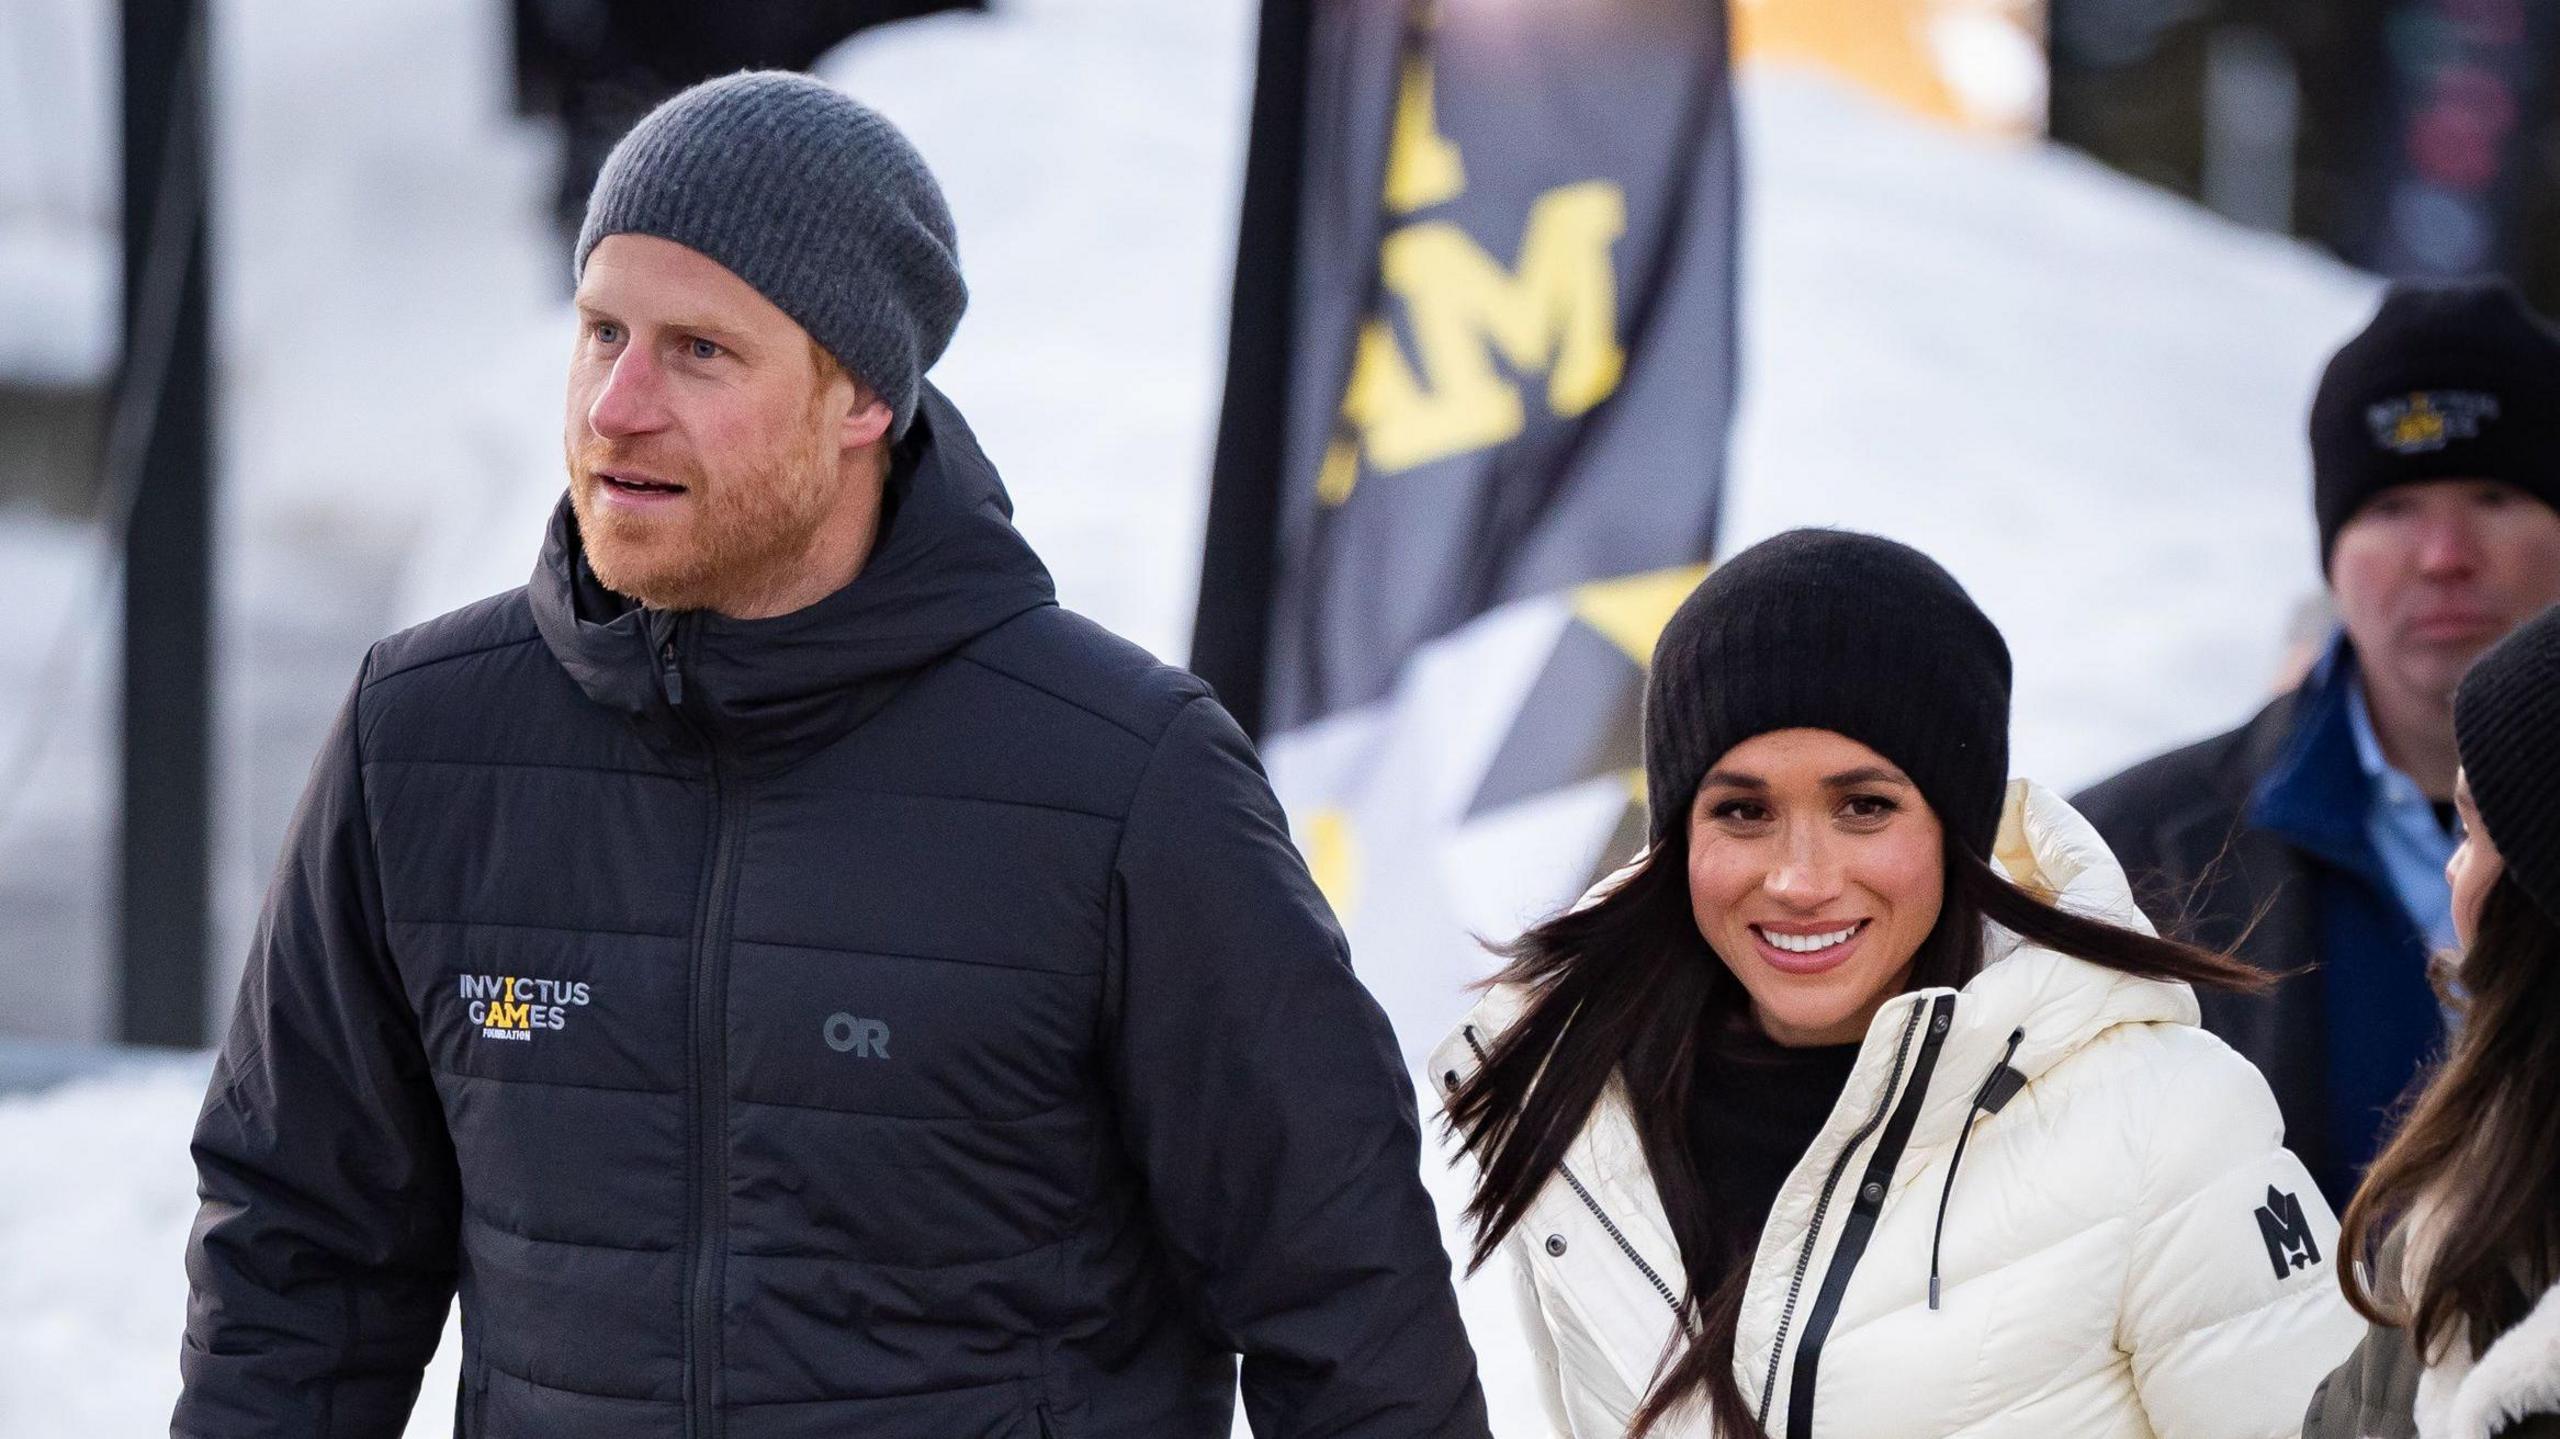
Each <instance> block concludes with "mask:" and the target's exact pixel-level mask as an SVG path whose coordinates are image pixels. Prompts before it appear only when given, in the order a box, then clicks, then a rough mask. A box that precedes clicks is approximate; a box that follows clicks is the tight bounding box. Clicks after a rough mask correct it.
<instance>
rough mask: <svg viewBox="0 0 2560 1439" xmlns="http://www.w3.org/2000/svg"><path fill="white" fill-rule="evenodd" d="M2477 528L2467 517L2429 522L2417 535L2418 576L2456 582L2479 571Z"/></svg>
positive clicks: (2440, 517) (2434, 519) (2456, 516)
mask: <svg viewBox="0 0 2560 1439" xmlns="http://www.w3.org/2000/svg"><path fill="white" fill-rule="evenodd" d="M2480 553H2481V545H2480V525H2479V522H2478V521H2477V520H2476V519H2474V518H2473V517H2472V516H2470V515H2468V514H2456V515H2440V516H2435V517H2432V518H2430V519H2428V520H2427V521H2426V522H2425V524H2424V525H2423V526H2422V527H2421V528H2420V529H2419V531H2418V572H2419V573H2420V574H2423V575H2427V576H2429V577H2430V578H2458V577H2460V576H2464V575H2468V574H2470V573H2471V572H2473V571H2475V570H2477V569H2479V568H2480Z"/></svg>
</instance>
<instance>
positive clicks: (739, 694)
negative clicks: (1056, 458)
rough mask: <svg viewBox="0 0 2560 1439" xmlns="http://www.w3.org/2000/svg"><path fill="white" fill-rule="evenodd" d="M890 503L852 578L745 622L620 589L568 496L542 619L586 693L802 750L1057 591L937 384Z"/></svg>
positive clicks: (772, 754) (666, 726)
mask: <svg viewBox="0 0 2560 1439" xmlns="http://www.w3.org/2000/svg"><path fill="white" fill-rule="evenodd" d="M885 509H886V513H885V518H884V528H883V530H882V533H881V536H880V540H879V543H878V545H877V546H876V547H875V548H874V549H873V551H872V553H871V556H870V558H869V559H868V560H867V561H866V562H865V563H864V565H863V567H862V571H861V573H860V574H858V575H856V576H855V577H854V579H853V581H852V583H850V584H848V585H846V586H845V587H844V588H842V589H840V590H837V591H836V592H835V593H833V594H831V595H829V596H827V597H826V598H825V599H822V600H820V601H818V602H817V603H816V604H813V605H810V606H808V607H807V608H805V609H801V610H796V611H794V612H792V613H790V614H787V615H778V616H775V617H773V618H770V619H759V620H739V619H730V618H728V617H726V616H723V615H719V614H715V613H712V612H710V611H707V610H688V611H683V612H680V613H670V612H668V611H663V610H653V609H650V608H648V607H646V606H644V605H641V604H639V603H638V602H636V601H633V600H631V599H628V598H626V597H624V596H622V595H618V594H615V593H613V592H612V591H610V590H607V589H606V588H605V587H604V585H603V584H602V583H601V582H599V581H598V580H597V579H596V577H595V572H594V571H593V570H592V569H591V568H589V567H588V565H587V560H586V552H585V547H584V544H583V542H582V541H581V539H580V537H579V534H578V521H577V515H576V512H575V511H574V510H573V509H572V508H571V507H570V504H569V499H568V496H567V495H565V494H564V495H562V496H561V499H560V503H559V504H558V506H557V507H555V508H554V509H553V511H552V516H551V526H550V530H549V533H548V535H547V536H546V538H545V540H544V543H543V547H542V557H541V559H540V560H539V561H538V562H537V563H536V565H535V567H534V573H533V580H532V583H531V584H530V586H529V587H528V589H527V595H528V597H529V599H530V602H531V605H532V609H533V618H534V624H535V626H536V628H537V629H539V630H540V631H541V634H542V638H543V641H544V643H546V644H547V645H549V647H550V649H551V653H552V655H553V656H554V657H555V658H556V659H557V660H558V661H559V663H560V667H561V668H562V669H564V670H566V671H567V672H568V674H569V677H570V678H571V679H573V680H575V681H576V682H577V685H578V687H579V688H580V689H581V690H583V691H584V692H585V693H586V695H587V697H588V698H590V699H592V700H594V701H595V702H596V703H598V704H601V705H604V706H606V707H607V708H609V709H613V710H616V711H619V712H622V713H625V714H628V715H630V716H632V717H633V718H634V719H635V720H636V721H638V722H639V723H640V724H641V725H642V727H643V729H644V730H646V731H650V732H652V733H653V734H661V735H662V734H663V733H665V732H667V731H670V730H671V729H673V728H674V727H675V726H676V724H677V722H678V718H679V716H681V718H682V719H683V720H684V721H687V722H690V723H691V724H692V725H694V726H696V727H698V728H699V729H701V730H702V731H704V732H705V733H707V734H709V735H711V736H713V737H714V738H716V739H719V740H721V741H723V742H724V743H728V744H732V745H735V746H737V747H739V748H741V749H743V750H747V751H751V752H753V753H755V754H757V755H759V756H761V757H766V758H777V757H778V758H782V759H786V760H787V759H789V758H796V757H798V756H800V755H802V754H805V753H807V752H808V751H810V750H812V749H815V748H817V747H819V746H822V745H824V744H825V743H827V742H828V741H830V740H833V739H835V738H836V737H838V736H840V735H841V734H843V733H844V732H845V731H847V730H849V729H851V728H852V727H853V726H855V725H856V724H859V723H860V722H861V721H862V720H863V719H865V718H867V717H868V716H869V715H870V714H871V713H873V712H874V711H876V710H877V709H878V707H879V706H880V705H881V704H883V703H885V702H886V701H887V699H888V697H889V695H890V694H892V693H894V692H895V690H896V688H897V686H898V684H899V683H901V682H902V681H903V680H904V679H905V678H906V677H907V676H909V675H912V674H914V673H915V672H916V671H918V670H920V669H922V668H924V667H925V666H926V665H928V664H931V663H932V662H934V661H935V660H938V659H941V658H943V657H944V656H946V655H949V654H951V653H952V652H953V651H955V650H958V649H959V648H961V647H962V646H963V645H966V644H968V643H969V642H970V641H971V640H973V639H976V638H977V637H978V636H979V635H982V634H984V633H986V632H987V631H988V630H991V629H994V628H995V627H996V626H998V625H1001V624H1003V623H1004V622H1005V621H1007V620H1009V619H1012V618H1013V617H1014V616H1016V615H1019V614H1021V613H1023V612H1024V611H1026V610H1031V609H1036V608H1038V607H1040V606H1042V605H1048V604H1054V603H1056V598H1057V596H1056V590H1055V588H1054V587H1053V586H1052V585H1051V583H1050V580H1049V572H1048V570H1047V569H1046V567H1044V566H1043V565H1042V564H1041V563H1040V559H1039V556H1037V555H1036V554H1034V553H1032V550H1031V547H1030V545H1029V544H1027V543H1026V542H1025V541H1024V540H1023V538H1022V536H1021V534H1020V533H1019V532H1018V531H1016V530H1015V529H1014V527H1013V502H1012V500H1011V498H1010V497H1009V496H1008V495H1007V494H1006V493H1005V489H1004V484H1003V481H1002V480H1000V479H999V478H998V477H997V475H996V471H995V466H994V465H993V464H992V463H990V462H989V461H988V459H987V457H986V454H985V452H984V451H983V450H981V449H980V448H979V446H978V441H977V437H976V436H975V435H973V434H971V433H970V431H969V427H968V424H967V423H966V422H965V421H964V420H962V419H961V417H960V412H959V411H958V409H956V408H955V407H954V406H953V405H952V404H951V402H950V400H949V399H948V398H946V397H945V396H944V395H943V394H942V393H941V392H940V391H939V390H936V389H935V388H933V387H932V386H931V385H927V386H926V387H925V389H924V397H923V403H922V405H921V407H920V409H919V411H918V414H917V419H916V423H915V425H914V427H913V428H912V429H910V430H909V432H908V434H907V436H906V438H905V439H904V440H903V441H901V442H900V444H899V445H898V448H897V451H896V455H895V458H894V459H893V461H892V464H891V470H890V476H889V494H888V497H887V501H886V506H885ZM671 666H672V668H673V669H674V670H675V671H676V674H675V675H674V677H673V678H672V679H671V677H670V675H669V670H670V668H671Z"/></svg>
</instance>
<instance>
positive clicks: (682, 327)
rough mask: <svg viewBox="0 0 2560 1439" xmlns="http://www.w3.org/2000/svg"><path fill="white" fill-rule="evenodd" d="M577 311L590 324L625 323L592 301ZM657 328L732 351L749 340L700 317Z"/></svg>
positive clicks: (663, 322)
mask: <svg viewBox="0 0 2560 1439" xmlns="http://www.w3.org/2000/svg"><path fill="white" fill-rule="evenodd" d="M577 310H578V318H579V319H581V320H585V321H589V322H593V321H596V320H611V321H613V322H614V323H616V324H621V323H624V322H623V320H622V318H621V317H620V316H618V315H616V314H615V313H614V312H613V311H612V310H610V309H607V308H606V307H605V306H603V305H599V304H596V303H594V302H592V301H588V300H580V301H578V302H577ZM657 328H658V329H661V330H674V331H677V332H678V333H680V334H687V335H700V336H701V337H703V338H704V339H706V340H718V341H719V342H720V343H722V344H724V345H728V346H730V347H731V348H732V349H736V348H740V347H741V342H743V341H744V340H746V338H747V332H746V331H744V330H741V329H738V328H736V327H735V326H733V325H729V324H727V323H725V322H723V321H719V320H712V319H705V318H699V317H693V318H687V317H678V318H676V319H671V320H661V321H659V322H658V323H657Z"/></svg>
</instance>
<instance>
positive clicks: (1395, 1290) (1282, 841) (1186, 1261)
mask: <svg viewBox="0 0 2560 1439" xmlns="http://www.w3.org/2000/svg"><path fill="white" fill-rule="evenodd" d="M1113 884H1114V899H1115V902H1116V906H1117V910H1118V913H1117V916H1116V935H1117V939H1118V945H1119V954H1118V956H1117V963H1116V965H1115V969H1116V972H1117V974H1118V976H1119V977H1118V984H1119V986H1120V994H1119V999H1118V1004H1117V1006H1116V1009H1115V1013H1116V1015H1117V1020H1116V1024H1115V1027H1114V1033H1113V1035H1112V1037H1111V1040H1110V1045H1111V1061H1112V1064H1113V1068H1114V1075H1113V1083H1114V1085H1115V1087H1116V1091H1117V1092H1116V1099H1117V1102H1118V1105H1119V1109H1120V1121H1121V1131H1122V1134H1123V1137H1124V1140H1125V1142H1126V1144H1127V1145H1128V1146H1129V1149H1130V1151H1131V1155H1132V1158H1133V1160H1134V1162H1135V1163H1136V1165H1137V1167H1138V1168H1139V1169H1140V1170H1141V1171H1142V1173H1143V1175H1144V1177H1145V1181H1146V1185H1147V1196H1148V1202H1149V1204H1150V1206H1151V1207H1152V1209H1153V1211H1154V1217H1155V1219H1156V1222H1157V1224H1158V1227H1159V1231H1160V1233H1161V1235H1162V1237H1163V1240H1164V1243H1165V1245H1166V1247H1167V1249H1168V1250H1169V1251H1170V1253H1171V1255H1172V1259H1173V1263H1174V1264H1175V1266H1176V1267H1177V1269H1178V1270H1179V1271H1180V1272H1181V1273H1182V1275H1183V1277H1184V1278H1185V1279H1186V1280H1187V1281H1189V1284H1190V1287H1191V1289H1192V1291H1193V1293H1194V1295H1195V1296H1196V1298H1197V1300H1198V1302H1199V1305H1200V1308H1201V1312H1202V1313H1203V1315H1204V1316H1205V1318H1206V1320H1207V1322H1208V1323H1209V1324H1210V1325H1211V1327H1212V1328H1213V1330H1214V1331H1215V1332H1216V1333H1217V1334H1218V1335H1219V1336H1220V1337H1221V1339H1222V1340H1223V1342H1225V1343H1226V1344H1228V1345H1229V1346H1230V1347H1232V1348H1233V1349H1235V1350H1236V1351H1237V1352H1238V1353H1240V1354H1241V1355H1242V1356H1243V1361H1244V1362H1243V1376H1242V1384H1243V1392H1244V1404H1245V1411H1246V1414H1247V1415H1248V1417H1249V1418H1250V1419H1251V1421H1252V1425H1253V1432H1254V1433H1255V1434H1256V1435H1258V1436H1261V1439H1283V1436H1286V1439H1313V1436H1333V1435H1341V1436H1353V1435H1357V1436H1363V1439H1368V1436H1375V1439H1389V1436H1424V1435H1431V1436H1438V1435H1450V1436H1482V1435H1484V1434H1485V1433H1486V1432H1487V1430H1486V1421H1485V1413H1484V1401H1483V1398H1482V1395H1481V1393H1480V1391H1479V1389H1478V1386H1477V1383H1476V1373H1475V1357H1474V1354H1473V1352H1472V1350H1471V1349H1470V1348H1469V1347H1468V1343H1467V1337H1466V1333H1465V1330H1464V1328H1463V1327H1462V1326H1461V1324H1460V1322H1459V1318H1458V1309H1457V1298H1456V1295H1455V1293H1454V1291H1453V1290H1452V1288H1451V1284H1450V1274H1449V1260H1448V1254H1447V1251H1446V1250H1444V1249H1443V1248H1442V1247H1441V1243H1440V1235H1439V1225H1438V1221H1437V1219H1436V1218H1435V1216H1434V1214H1433V1210H1432V1206H1431V1200H1430V1197H1429V1195H1428V1194H1427V1193H1426V1192H1425V1190H1424V1188H1423V1185H1422V1178H1421V1167H1420V1165H1421V1136H1420V1131H1419V1129H1418V1128H1417V1124H1416V1119H1415V1113H1414V1099H1413V1081H1412V1080H1411V1078H1410V1077H1409V1076H1408V1075H1407V1073H1406V1070H1405V1066H1404V1062H1403V1060H1402V1058H1401V1055H1400V1053H1399V1051H1398V1049H1397V1045H1396V1041H1395V1036H1394V1034H1393V1033H1392V1031H1391V1030H1390V1029H1389V1028H1388V1025H1387V1020H1386V1016H1385V1015H1384V1014H1383V1013H1382V1012H1381V1011H1380V1010H1379V1008H1378V1006H1377V1003H1376V1002H1375V1001H1374V1000H1373V999H1371V998H1370V996H1369V993H1368V991H1367V990H1366V989H1364V988H1363V987H1362V986H1361V984H1360V981H1359V980H1358V979H1356V978H1355V977H1353V975H1352V972H1351V966H1350V962H1349V958H1348V956H1347V954H1346V951H1345V946H1344V943H1343V939H1342V934H1341V931H1340V930H1339V929H1337V928H1336V927H1335V925H1334V922H1333V917H1332V914H1331V912H1330V911H1329V910H1328V909H1327V908H1326V906H1325V902H1324V900H1323V898H1322V896H1320V895H1319V894H1318V893H1317V892H1316V889H1315V885H1314V883H1313V882H1312V881H1311V880H1310V879H1309V878H1308V875H1307V871H1306V866H1305V865H1304V863H1303V862H1302V861H1301V860H1300V859H1299V857H1298V853H1297V851H1296V849H1295V848H1294V847H1292V846H1291V844H1290V842H1289V834H1288V828H1287V825H1286V823H1285V822H1284V820H1283V819H1282V816H1281V813H1280V807H1279V805H1278V803H1277V802H1276V801H1275V800H1274V799H1273V798H1272V795H1271V791H1270V787H1269V786H1268V785H1267V784H1266V783H1265V782H1264V779H1263V776H1262V771H1261V769H1260V767H1259V766H1258V765H1257V764H1256V762H1255V760H1254V758H1253V752H1252V749H1251V747H1250V746H1249V745H1248V744H1247V743H1246V740H1245V737H1244V734H1243V732H1242V731H1240V730H1238V729H1237V728H1236V726H1235V722H1234V721H1233V720H1231V719H1229V718H1228V717H1227V714H1226V712H1225V711H1224V710H1223V709H1221V708H1219V707H1218V705H1217V703H1216V702H1215V701H1213V700H1209V699H1207V698H1201V699H1196V700H1194V701H1192V702H1191V703H1190V705H1189V706H1188V707H1186V708H1185V709H1184V710H1183V711H1182V712H1181V714H1180V715H1179V716H1178V717H1177V718H1176V719H1175V720H1174V721H1173V723H1172V725H1171V726H1170V727H1169V728H1168V729H1167V730H1166V732H1165V734H1164V736H1163V737H1162V738H1161V739H1160V740H1158V741H1157V743H1156V746H1155V750H1154V753H1153V755H1152V756H1151V757H1150V759H1149V760H1148V763H1147V769H1146V772H1145V774H1144V776H1143V777H1142V778H1141V779H1140V781H1139V784H1138V789H1137V792H1136V794H1135V797H1134V799H1133V800H1132V803H1131V807H1130V811H1129V815H1128V820H1127V823H1126V826H1125V828H1124V830H1123V832H1122V836H1121V840H1120V851H1119V855H1118V858H1117V860H1116V862H1115V871H1114V874H1113Z"/></svg>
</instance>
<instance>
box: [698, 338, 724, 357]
mask: <svg viewBox="0 0 2560 1439" xmlns="http://www.w3.org/2000/svg"><path fill="white" fill-rule="evenodd" d="M691 349H692V351H693V357H694V358H695V359H697V360H716V359H719V358H720V353H721V351H720V347H719V346H718V345H715V344H713V343H711V342H710V341H709V340H695V341H692V342H691Z"/></svg>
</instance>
